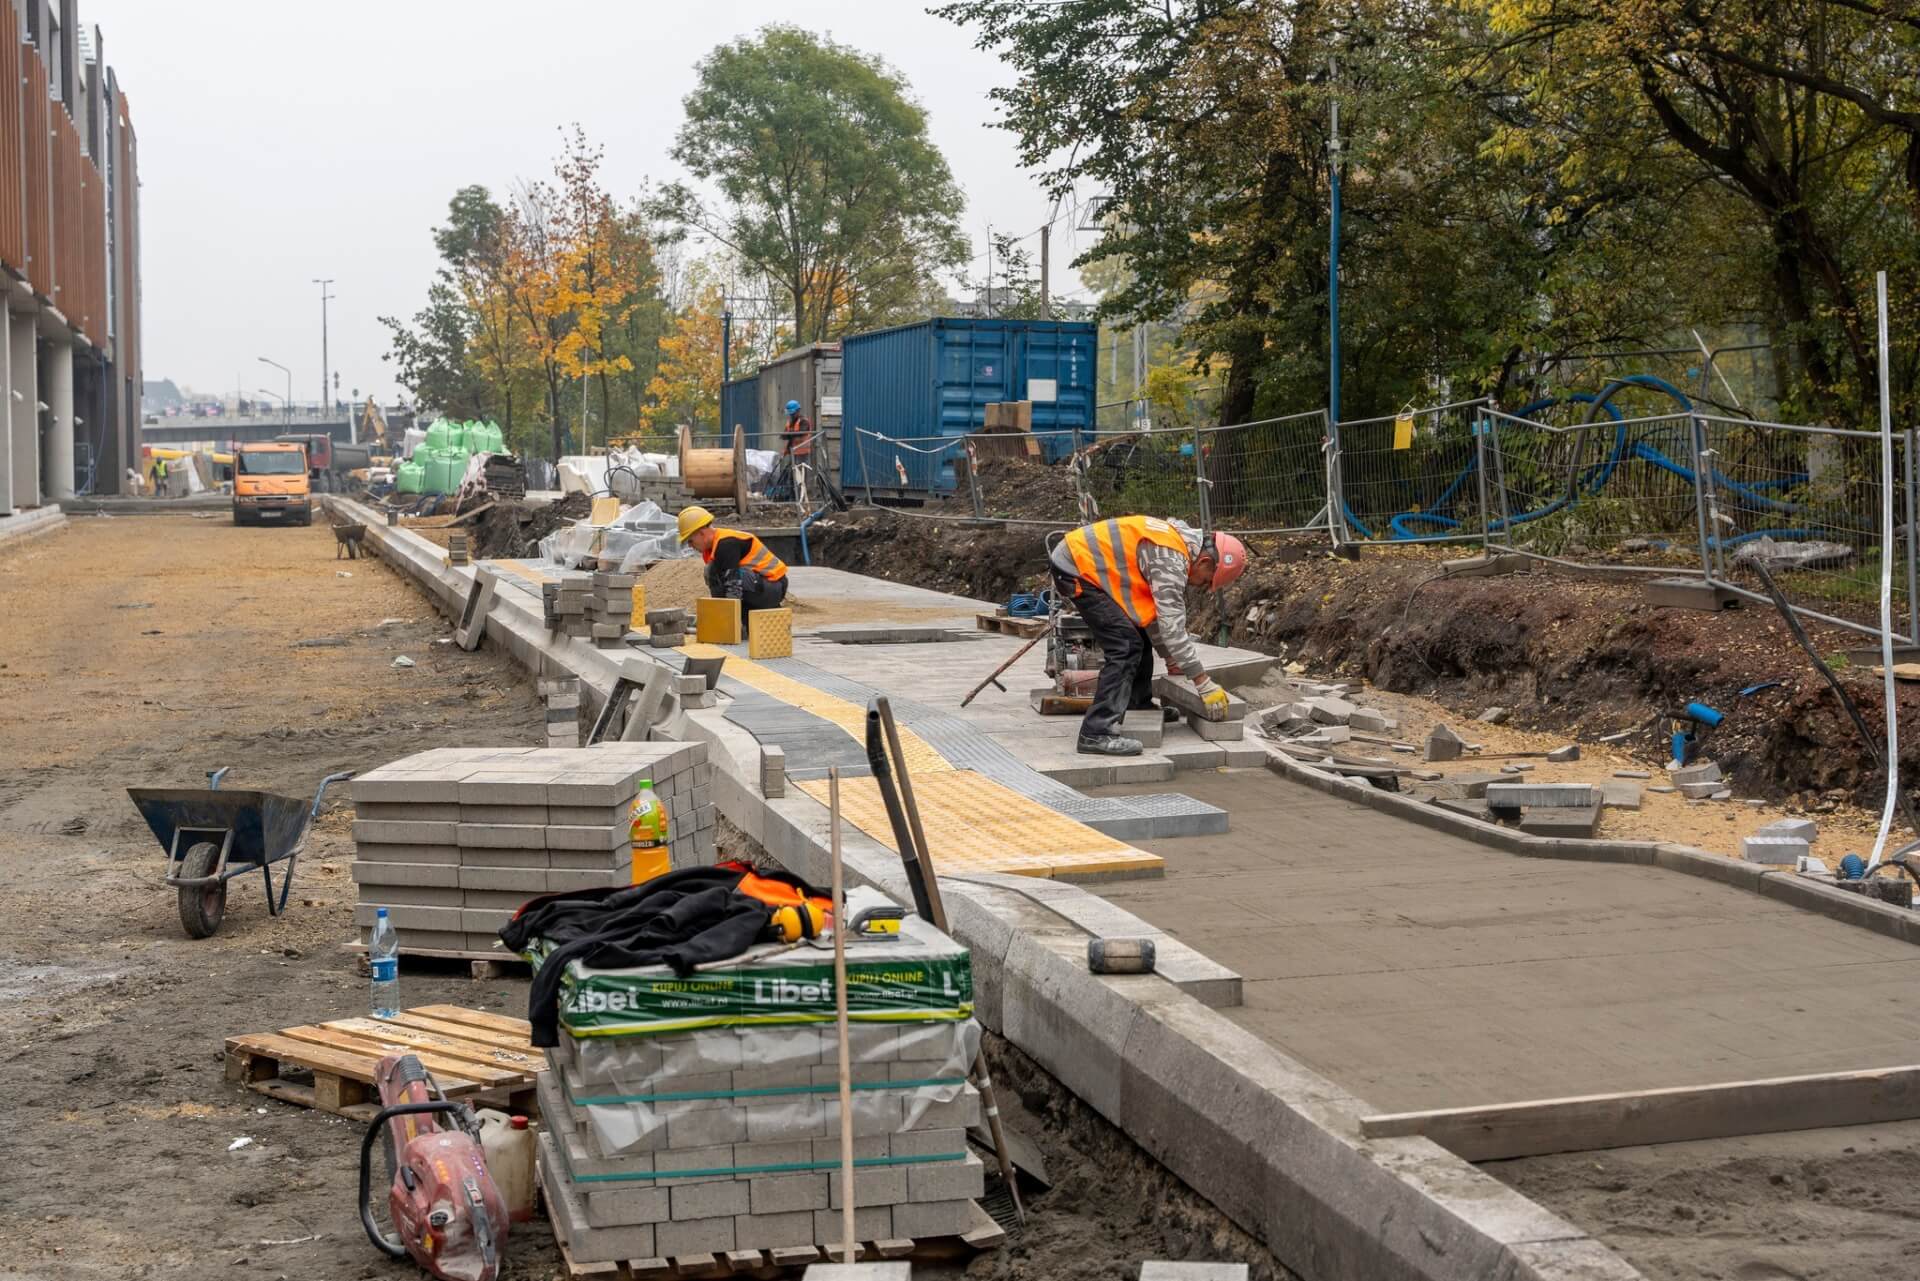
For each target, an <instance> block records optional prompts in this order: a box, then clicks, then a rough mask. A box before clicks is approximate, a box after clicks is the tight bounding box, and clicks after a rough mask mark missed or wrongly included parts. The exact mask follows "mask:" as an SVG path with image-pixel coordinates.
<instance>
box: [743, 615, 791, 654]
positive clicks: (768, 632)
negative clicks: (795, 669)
mask: <svg viewBox="0 0 1920 1281" xmlns="http://www.w3.org/2000/svg"><path fill="white" fill-rule="evenodd" d="M747 657H749V658H792V657H793V611H792V610H790V609H756V610H754V611H753V631H752V632H751V633H749V634H748V636H747Z"/></svg>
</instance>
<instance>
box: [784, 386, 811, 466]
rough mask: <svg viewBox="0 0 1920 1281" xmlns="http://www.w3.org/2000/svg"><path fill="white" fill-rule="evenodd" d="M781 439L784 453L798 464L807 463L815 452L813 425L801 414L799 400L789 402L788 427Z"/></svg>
mask: <svg viewBox="0 0 1920 1281" xmlns="http://www.w3.org/2000/svg"><path fill="white" fill-rule="evenodd" d="M780 439H781V441H782V442H783V443H784V446H785V448H784V450H783V452H784V453H785V454H786V455H787V456H788V457H790V458H792V459H793V460H794V461H796V462H805V461H806V458H807V455H809V454H811V453H812V452H813V424H812V423H811V422H809V421H808V420H807V416H806V415H805V414H803V413H801V412H800V402H799V401H797V400H789V401H788V402H787V427H786V430H785V431H783V432H781V433H780Z"/></svg>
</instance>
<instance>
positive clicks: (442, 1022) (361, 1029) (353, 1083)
mask: <svg viewBox="0 0 1920 1281" xmlns="http://www.w3.org/2000/svg"><path fill="white" fill-rule="evenodd" d="M434 1008H435V1009H437V1010H438V1011H440V1012H442V1013H443V1014H451V1015H453V1016H455V1019H457V1018H458V1017H459V1016H460V1015H461V1014H462V1011H460V1010H459V1007H457V1006H440V1007H434ZM465 1013H469V1014H477V1013H480V1012H479V1011H467V1012H465ZM504 1021H505V1022H506V1023H507V1024H509V1025H511V1024H512V1023H513V1022H515V1021H514V1020H504ZM421 1024H424V1025H426V1026H425V1027H424V1028H423V1027H421V1026H419V1025H421ZM448 1026H452V1027H454V1028H456V1029H457V1028H460V1027H461V1026H462V1025H461V1024H460V1023H458V1022H456V1021H453V1020H449V1019H446V1018H435V1017H431V1016H427V1015H424V1014H423V1013H422V1011H420V1010H404V1011H402V1012H401V1014H400V1016H399V1017H398V1018H397V1019H395V1020H391V1021H389V1020H382V1019H340V1020H336V1021H335V1022H332V1023H320V1024H310V1025H302V1026H298V1027H290V1028H282V1029H280V1030H279V1031H277V1032H250V1033H243V1034H240V1035H236V1036H230V1037H228V1038H227V1039H226V1054H227V1068H226V1076H227V1080H229V1081H232V1082H234V1083H236V1084H240V1085H245V1086H246V1087H247V1088H248V1089H250V1090H253V1091H255V1092H257V1093H260V1094H265V1095H267V1096H268V1097H269V1098H276V1099H281V1100H283V1101H285V1102H288V1103H294V1104H298V1105H299V1106H301V1107H311V1108H317V1109H319V1110H321V1111H326V1112H333V1113H336V1114H338V1115H340V1116H347V1117H352V1118H354V1119H356V1120H366V1119H368V1118H370V1117H372V1116H373V1115H374V1113H375V1112H377V1111H378V1110H379V1109H378V1103H377V1100H376V1099H375V1097H374V1088H373V1082H374V1074H375V1073H376V1072H377V1071H378V1070H379V1065H380V1060H381V1059H382V1058H385V1057H386V1056H387V1055H389V1054H396V1053H408V1054H413V1055H414V1056H415V1057H416V1058H418V1059H419V1060H420V1062H421V1064H422V1065H423V1066H424V1067H425V1068H426V1069H427V1070H428V1071H430V1072H432V1073H433V1076H434V1080H435V1081H436V1082H437V1083H438V1084H439V1086H440V1088H441V1090H443V1091H444V1092H445V1093H446V1095H447V1096H448V1097H449V1098H455V1099H459V1098H466V1097H469V1096H472V1095H478V1094H487V1095H490V1096H497V1095H506V1096H507V1097H508V1098H509V1100H510V1101H514V1100H522V1099H525V1098H526V1097H528V1096H529V1095H530V1093H531V1090H532V1086H533V1078H534V1075H535V1073H537V1072H539V1071H540V1070H541V1069H542V1068H543V1067H544V1066H545V1060H544V1058H543V1057H542V1056H541V1055H540V1053H539V1052H538V1051H537V1050H535V1049H534V1048H533V1046H532V1045H531V1044H530V1043H528V1042H527V1040H526V1039H525V1038H522V1039H521V1040H520V1042H519V1043H518V1044H513V1043H511V1042H509V1041H507V1037H508V1036H509V1033H508V1032H507V1031H506V1030H505V1029H499V1028H496V1029H492V1030H488V1031H485V1032H482V1031H481V1029H479V1028H474V1029H473V1030H474V1031H475V1032H476V1033H477V1034H480V1035H484V1036H485V1037H486V1038H487V1039H485V1040H481V1039H468V1038H464V1037H462V1036H461V1035H458V1034H456V1035H448V1034H446V1033H444V1032H442V1031H438V1030H436V1029H439V1028H444V1027H448ZM300 1076H305V1077H308V1078H310V1080H299V1079H295V1078H297V1077H300Z"/></svg>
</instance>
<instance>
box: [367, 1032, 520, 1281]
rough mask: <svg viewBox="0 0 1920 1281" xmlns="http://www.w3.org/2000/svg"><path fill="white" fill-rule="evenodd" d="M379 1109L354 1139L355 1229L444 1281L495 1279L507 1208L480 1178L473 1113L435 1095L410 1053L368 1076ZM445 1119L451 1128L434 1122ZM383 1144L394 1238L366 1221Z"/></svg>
mask: <svg viewBox="0 0 1920 1281" xmlns="http://www.w3.org/2000/svg"><path fill="white" fill-rule="evenodd" d="M374 1083H375V1085H376V1086H377V1087H378V1088H379V1091H380V1111H379V1114H378V1115H376V1116H375V1117H374V1118H373V1121H372V1122H371V1123H370V1124H369V1125H368V1126H367V1133H366V1137H365V1138H363V1139H362V1140H361V1141H360V1224H361V1226H362V1227H364V1228H365V1229H366V1230H367V1237H368V1239H369V1240H371V1241H372V1242H373V1243H374V1244H375V1245H376V1246H378V1247H379V1248H380V1249H381V1250H382V1251H383V1252H385V1253H386V1254H388V1255H390V1256H391V1257H393V1258H395V1259H405V1258H412V1259H413V1261H414V1262H415V1263H417V1264H419V1265H420V1266H421V1267H423V1268H425V1269H426V1270H427V1271H428V1272H429V1273H431V1274H433V1275H434V1276H436V1277H440V1278H443V1281H494V1279H495V1278H496V1277H497V1276H499V1274H500V1257H501V1254H502V1253H503V1251H504V1249H505V1246H506V1241H507V1204H506V1201H505V1199H504V1198H502V1197H501V1195H500V1190H499V1189H498V1188H496V1187H495V1186H494V1183H493V1178H492V1176H491V1175H489V1174H488V1173H487V1160H486V1154H485V1151H484V1150H483V1149H482V1148H481V1146H480V1127H479V1124H478V1122H477V1121H475V1119H474V1115H473V1109H471V1108H469V1107H468V1106H467V1105H466V1104H464V1103H454V1102H451V1101H449V1100H448V1099H447V1097H446V1096H445V1095H444V1094H442V1093H441V1092H440V1087H439V1086H438V1085H436V1084H435V1083H434V1080H433V1077H432V1075H431V1074H429V1073H428V1071H427V1069H426V1068H425V1067H423V1066H421V1063H420V1060H419V1059H417V1058H415V1057H414V1056H413V1055H411V1054H389V1055H387V1057H385V1058H383V1059H381V1060H380V1066H379V1067H378V1068H377V1069H375V1071H374ZM443 1117H451V1119H452V1124H451V1125H443V1124H441V1119H442V1118H443ZM380 1138H384V1139H385V1140H386V1158H387V1172H388V1175H389V1176H390V1179H391V1186H390V1187H389V1188H388V1189H387V1209H388V1213H389V1214H390V1216H391V1218H392V1222H393V1226H394V1228H395V1229H396V1230H397V1231H398V1232H399V1237H398V1238H397V1239H396V1238H394V1237H391V1236H388V1235H387V1234H386V1232H384V1231H383V1230H382V1229H381V1227H380V1225H379V1223H377V1222H375V1220H374V1217H373V1204H372V1199H371V1197H370V1195H369V1194H370V1193H371V1192H372V1175H373V1168H372V1163H373V1145H374V1141H375V1140H376V1139H380Z"/></svg>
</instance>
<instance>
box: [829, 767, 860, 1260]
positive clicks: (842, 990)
mask: <svg viewBox="0 0 1920 1281" xmlns="http://www.w3.org/2000/svg"><path fill="white" fill-rule="evenodd" d="M827 811H828V815H829V817H828V840H829V844H830V846H831V848H832V850H833V1024H834V1031H835V1033H836V1034H837V1035H838V1037H839V1040H840V1204H841V1221H840V1227H841V1237H842V1241H843V1253H842V1256H841V1260H842V1262H845V1263H852V1262H853V1260H854V1251H855V1250H856V1249H857V1248H858V1245H857V1243H856V1242H855V1241H854V1239H853V1233H854V1227H853V1204H854V1198H853V1056H852V1054H851V1052H850V1049H849V1047H848V1044H847V931H846V929H845V922H846V919H847V895H846V885H845V880H844V876H843V873H842V871H841V866H840V770H839V768H838V767H837V766H836V767H834V768H831V769H829V770H828V771H827Z"/></svg>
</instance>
